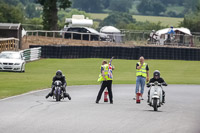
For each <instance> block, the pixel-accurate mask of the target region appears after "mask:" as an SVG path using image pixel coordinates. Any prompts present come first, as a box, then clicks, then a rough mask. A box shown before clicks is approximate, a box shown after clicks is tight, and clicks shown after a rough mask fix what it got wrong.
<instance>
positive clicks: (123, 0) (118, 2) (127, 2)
mask: <svg viewBox="0 0 200 133" xmlns="http://www.w3.org/2000/svg"><path fill="white" fill-rule="evenodd" d="M131 7H132V1H131V0H111V2H110V6H109V9H110V10H112V11H118V12H129V9H130V8H131Z"/></svg>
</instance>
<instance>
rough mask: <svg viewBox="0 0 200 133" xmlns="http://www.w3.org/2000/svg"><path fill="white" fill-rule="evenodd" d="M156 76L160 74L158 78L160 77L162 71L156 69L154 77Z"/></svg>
mask: <svg viewBox="0 0 200 133" xmlns="http://www.w3.org/2000/svg"><path fill="white" fill-rule="evenodd" d="M155 76H158V78H160V71H158V70H155V71H154V72H153V77H154V78H155Z"/></svg>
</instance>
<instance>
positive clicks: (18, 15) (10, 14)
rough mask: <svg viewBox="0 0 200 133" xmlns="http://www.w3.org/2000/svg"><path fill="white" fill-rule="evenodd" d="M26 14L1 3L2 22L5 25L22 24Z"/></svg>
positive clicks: (0, 17) (0, 18) (0, 14)
mask: <svg viewBox="0 0 200 133" xmlns="http://www.w3.org/2000/svg"><path fill="white" fill-rule="evenodd" d="M23 20H24V13H23V12H22V10H21V9H20V8H19V7H17V6H16V7H15V6H12V5H8V4H6V3H4V2H2V1H0V21H1V22H3V23H22V22H23Z"/></svg>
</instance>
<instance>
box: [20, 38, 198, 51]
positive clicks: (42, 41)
mask: <svg viewBox="0 0 200 133" xmlns="http://www.w3.org/2000/svg"><path fill="white" fill-rule="evenodd" d="M29 45H68V46H98V47H99V46H102V47H105V46H114V47H135V46H146V47H147V46H149V47H175V48H191V47H186V46H177V45H147V44H146V41H137V42H136V41H126V42H125V43H114V42H104V41H84V40H72V39H64V38H53V37H44V36H25V37H23V39H22V49H27V48H29ZM192 48H194V47H192Z"/></svg>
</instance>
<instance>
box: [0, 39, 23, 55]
mask: <svg viewBox="0 0 200 133" xmlns="http://www.w3.org/2000/svg"><path fill="white" fill-rule="evenodd" d="M18 48H19V39H16V38H0V52H1V51H6V50H18Z"/></svg>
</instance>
